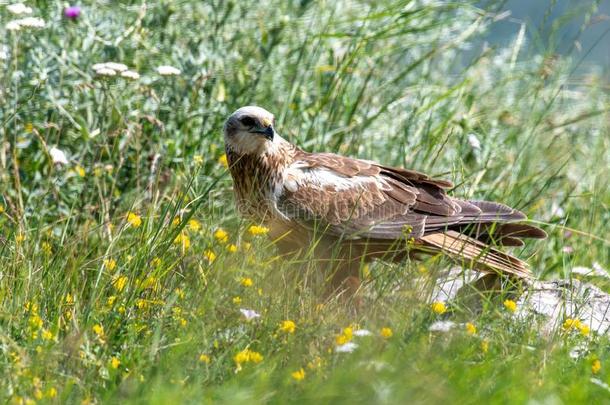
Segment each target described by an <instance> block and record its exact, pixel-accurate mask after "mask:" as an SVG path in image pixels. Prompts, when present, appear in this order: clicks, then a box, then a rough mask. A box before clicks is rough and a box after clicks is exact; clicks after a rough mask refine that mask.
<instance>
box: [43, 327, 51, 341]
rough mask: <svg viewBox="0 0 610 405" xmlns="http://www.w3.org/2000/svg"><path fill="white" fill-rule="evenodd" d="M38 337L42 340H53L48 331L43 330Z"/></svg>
mask: <svg viewBox="0 0 610 405" xmlns="http://www.w3.org/2000/svg"><path fill="white" fill-rule="evenodd" d="M40 337H42V340H53V333H52V332H51V331H50V330H48V329H43V330H42V334H41V335H40Z"/></svg>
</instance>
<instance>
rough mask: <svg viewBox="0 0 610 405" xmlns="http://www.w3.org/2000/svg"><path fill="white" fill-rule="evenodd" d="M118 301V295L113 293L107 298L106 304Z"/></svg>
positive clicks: (109, 304) (110, 304)
mask: <svg viewBox="0 0 610 405" xmlns="http://www.w3.org/2000/svg"><path fill="white" fill-rule="evenodd" d="M115 301H116V296H114V295H111V296H110V297H108V299H107V300H106V305H108V306H109V307H111V306H113V305H114V302H115Z"/></svg>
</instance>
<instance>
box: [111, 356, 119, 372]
mask: <svg viewBox="0 0 610 405" xmlns="http://www.w3.org/2000/svg"><path fill="white" fill-rule="evenodd" d="M120 365H121V360H119V359H118V358H116V357H115V356H112V358H111V359H110V367H112V368H114V369H117V368H119V366H120Z"/></svg>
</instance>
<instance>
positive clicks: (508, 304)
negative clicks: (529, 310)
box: [504, 300, 517, 312]
mask: <svg viewBox="0 0 610 405" xmlns="http://www.w3.org/2000/svg"><path fill="white" fill-rule="evenodd" d="M504 308H506V309H507V310H508V311H510V312H515V311H516V310H517V303H516V302H515V301H513V300H504Z"/></svg>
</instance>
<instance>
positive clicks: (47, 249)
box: [40, 242, 53, 256]
mask: <svg viewBox="0 0 610 405" xmlns="http://www.w3.org/2000/svg"><path fill="white" fill-rule="evenodd" d="M40 249H41V250H42V253H44V254H45V255H46V256H51V254H53V249H52V248H51V244H50V243H49V242H42V243H41V244H40Z"/></svg>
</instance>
